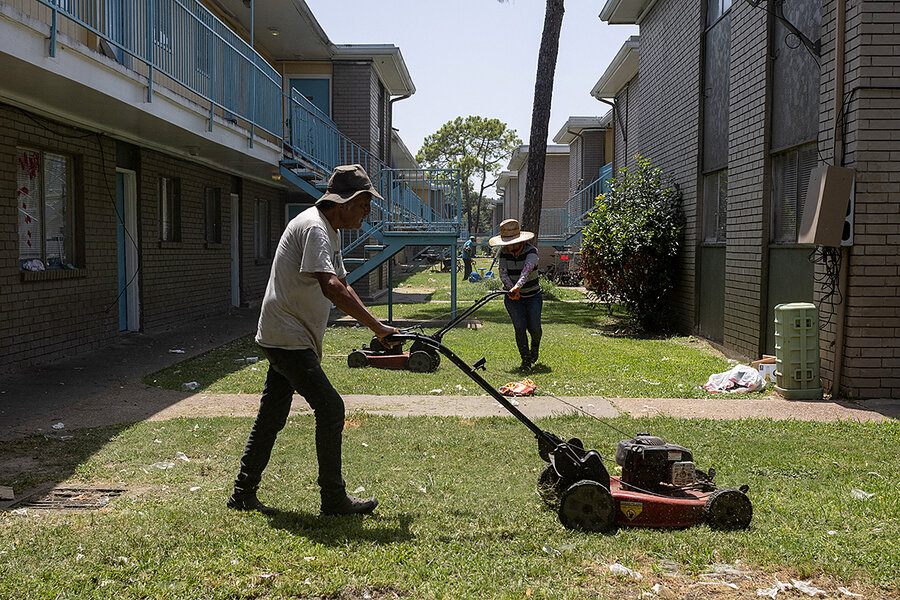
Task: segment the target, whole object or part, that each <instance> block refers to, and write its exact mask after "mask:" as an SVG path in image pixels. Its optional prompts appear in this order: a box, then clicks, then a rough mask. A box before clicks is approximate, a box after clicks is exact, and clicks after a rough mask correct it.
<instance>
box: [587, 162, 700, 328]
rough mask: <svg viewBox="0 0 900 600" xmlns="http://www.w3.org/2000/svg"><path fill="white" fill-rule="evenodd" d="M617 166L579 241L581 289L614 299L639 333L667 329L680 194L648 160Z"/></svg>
mask: <svg viewBox="0 0 900 600" xmlns="http://www.w3.org/2000/svg"><path fill="white" fill-rule="evenodd" d="M635 158H636V164H635V167H633V168H632V169H631V170H628V169H620V170H619V172H618V174H617V175H616V177H615V178H614V179H612V180H610V189H609V192H607V193H606V194H602V195H600V196H599V197H598V198H597V204H596V205H595V206H594V209H593V210H592V211H591V213H590V215H589V217H588V222H587V226H586V227H585V230H584V235H583V240H582V274H583V276H584V281H585V287H586V288H587V289H588V290H591V291H592V292H594V293H595V294H596V295H597V296H598V297H599V299H600V300H601V301H604V302H620V303H622V304H624V305H625V307H626V308H627V310H628V314H629V317H630V319H631V320H632V323H633V325H635V326H636V327H637V328H638V329H639V330H641V331H642V332H644V333H665V332H667V331H669V330H671V329H672V327H671V325H670V324H671V323H673V321H672V318H671V317H672V310H671V307H670V306H669V297H670V294H671V292H672V290H673V288H674V285H675V278H676V277H677V272H678V252H679V249H680V247H681V241H682V233H683V231H684V213H683V211H682V208H681V192H680V191H679V189H678V186H677V185H676V184H675V183H674V182H673V181H671V179H670V178H668V177H664V176H663V173H662V170H661V169H659V168H655V167H653V165H652V164H651V163H650V160H648V159H646V158H643V157H640V156H637V157H635Z"/></svg>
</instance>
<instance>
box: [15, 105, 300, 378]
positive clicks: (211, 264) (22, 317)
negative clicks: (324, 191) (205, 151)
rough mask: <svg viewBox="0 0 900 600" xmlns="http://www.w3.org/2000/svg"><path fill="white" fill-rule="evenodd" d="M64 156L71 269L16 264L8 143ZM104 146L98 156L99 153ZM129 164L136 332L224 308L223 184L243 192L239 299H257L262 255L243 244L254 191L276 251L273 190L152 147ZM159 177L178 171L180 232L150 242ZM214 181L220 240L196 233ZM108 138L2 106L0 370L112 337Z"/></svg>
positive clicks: (279, 225) (115, 325) (114, 307)
mask: <svg viewBox="0 0 900 600" xmlns="http://www.w3.org/2000/svg"><path fill="white" fill-rule="evenodd" d="M17 146H19V147H24V148H28V149H34V150H42V151H50V152H57V153H61V154H65V155H67V156H70V157H71V158H72V159H73V162H72V164H73V165H74V168H73V171H74V172H73V184H72V190H71V191H72V193H71V196H70V197H71V198H72V200H73V205H74V206H75V207H76V212H77V213H78V214H79V219H78V230H79V232H80V233H79V237H80V240H81V242H82V243H81V244H80V246H81V249H82V253H81V255H80V256H79V257H78V258H77V259H76V261H75V264H76V266H78V267H80V268H79V269H77V270H75V271H61V270H48V271H45V272H43V273H38V274H25V275H23V274H22V273H21V272H20V271H19V250H18V228H17V223H18V210H17V205H16V201H15V198H16V154H17V152H16V148H17ZM101 152H102V154H101ZM139 155H140V160H139V163H140V164H139V165H138V166H137V169H136V171H137V173H136V175H137V179H136V182H137V188H138V189H137V208H138V222H139V231H133V232H129V234H130V236H132V237H133V238H134V239H135V240H136V242H137V244H138V247H139V259H138V260H139V266H140V271H139V285H140V304H141V320H140V328H141V330H142V331H144V332H152V331H158V330H161V329H166V328H170V327H175V326H179V325H184V324H187V323H190V322H192V321H195V320H197V319H199V318H204V317H208V316H210V315H214V314H217V313H220V314H221V313H224V312H226V311H227V310H228V309H229V308H230V306H231V245H230V239H231V237H230V236H231V226H232V218H231V217H232V215H231V202H230V196H229V194H230V192H231V191H232V189H235V187H237V188H238V190H239V191H241V190H240V188H241V187H243V190H242V194H243V196H244V197H243V199H242V201H241V211H242V216H241V221H242V224H241V237H240V239H241V243H242V248H241V275H242V282H241V299H242V301H244V302H247V303H254V302H258V301H259V300H260V299H261V297H262V294H263V292H264V290H265V284H266V281H267V278H268V272H269V264H268V262H266V261H261V262H260V263H258V264H257V261H256V260H255V257H254V252H253V247H254V246H253V232H254V227H253V199H254V198H256V197H265V198H267V199H268V200H269V206H270V212H271V217H272V220H271V221H270V224H271V227H270V236H271V237H272V248H273V250H274V247H275V244H276V243H277V240H278V237H279V235H280V233H281V230H282V229H283V225H284V223H283V220H284V219H283V214H284V199H283V194H282V192H281V191H280V190H279V189H278V188H274V187H271V186H266V185H263V184H259V183H255V182H246V183H245V184H243V185H241V184H240V182H239V181H238V180H236V179H235V178H234V177H233V176H231V175H228V174H225V173H222V172H218V171H215V170H213V169H210V168H209V167H206V166H203V165H199V164H195V163H190V162H187V161H185V160H184V159H183V158H181V157H178V158H175V157H171V156H167V155H164V154H161V153H159V152H156V151H151V150H147V149H141V150H140V151H139ZM160 177H168V178H172V179H178V180H180V190H181V194H180V207H181V210H180V214H181V241H179V242H160V241H159V198H158V191H157V190H158V181H159V178H160ZM207 187H212V188H219V190H220V202H221V219H222V229H221V240H222V241H221V243H219V244H207V243H206V242H205V239H204V238H205V219H204V190H205V188H207ZM115 194H116V142H115V140H113V139H111V138H107V137H102V138H100V137H98V136H95V135H91V134H90V133H88V132H85V131H83V130H79V129H75V128H71V127H68V126H66V125H64V124H62V123H59V122H55V121H50V120H47V119H44V118H43V117H39V116H37V115H30V114H25V113H22V112H21V111H19V110H17V109H13V108H11V107H8V106H5V105H0V196H2V197H3V198H5V199H6V200H5V201H4V202H3V203H2V205H0V232H2V233H0V235H2V238H0V239H2V240H3V241H2V243H0V314H2V315H3V319H2V321H0V339H3V340H4V342H3V346H2V352H0V367H2V368H3V370H4V372H5V373H7V374H8V373H10V372H13V371H15V370H17V369H20V368H23V367H26V366H28V365H31V364H37V363H48V362H52V361H54V360H58V359H60V358H63V357H68V356H72V355H76V354H80V353H83V352H87V351H90V350H96V349H98V348H100V347H102V346H106V345H109V344H110V343H112V342H114V341H115V340H116V339H117V338H118V336H119V318H118V317H119V313H118V303H117V294H118V258H117V257H118V249H117V241H116V223H117V216H116V206H115V203H116V199H115Z"/></svg>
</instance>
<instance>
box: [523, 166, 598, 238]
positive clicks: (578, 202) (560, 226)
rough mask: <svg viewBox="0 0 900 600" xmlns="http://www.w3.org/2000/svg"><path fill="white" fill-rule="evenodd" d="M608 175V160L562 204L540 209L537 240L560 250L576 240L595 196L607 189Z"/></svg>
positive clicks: (595, 198) (579, 235)
mask: <svg viewBox="0 0 900 600" xmlns="http://www.w3.org/2000/svg"><path fill="white" fill-rule="evenodd" d="M610 178H612V163H607V164H606V165H604V166H603V167H602V168H601V169H600V174H599V176H598V177H597V179H595V180H594V181H592V182H591V183H590V184H588V185H587V186H586V187H585V188H583V189H581V190H579V191H578V192H576V193H575V194H574V195H573V196H572V197H571V198H569V199H568V200H566V203H565V206H563V207H562V208H545V209H542V210H541V229H540V232H539V233H538V244H539V245H541V246H553V247H555V248H556V249H558V250H563V249H565V248H566V247H567V246H571V245H573V244H576V243H578V240H579V238H580V237H581V232H582V231H583V230H584V226H585V223H586V220H587V216H588V214H589V213H590V212H591V210H593V208H594V205H595V204H596V202H597V197H598V196H600V195H601V194H605V193H607V192H608V191H609V180H610Z"/></svg>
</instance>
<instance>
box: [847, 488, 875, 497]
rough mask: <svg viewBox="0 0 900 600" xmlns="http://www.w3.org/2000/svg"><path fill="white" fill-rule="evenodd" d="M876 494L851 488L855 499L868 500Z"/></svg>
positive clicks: (851, 494) (851, 493)
mask: <svg viewBox="0 0 900 600" xmlns="http://www.w3.org/2000/svg"><path fill="white" fill-rule="evenodd" d="M874 495H875V494H870V493H869V492H864V491H862V490H858V489H856V488H853V489H852V490H850V497H851V498H853V499H854V500H868V499H869V498H871V497H872V496H874Z"/></svg>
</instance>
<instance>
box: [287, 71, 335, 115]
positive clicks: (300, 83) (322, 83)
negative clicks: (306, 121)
mask: <svg viewBox="0 0 900 600" xmlns="http://www.w3.org/2000/svg"><path fill="white" fill-rule="evenodd" d="M291 88H293V89H295V90H297V91H298V92H300V93H301V94H303V95H304V96H306V97H307V98H309V101H310V102H312V103H313V104H314V105H315V107H316V108H318V109H319V110H321V111H322V112H323V113H325V116H326V117H328V118H331V80H330V79H291Z"/></svg>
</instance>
